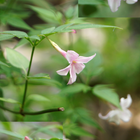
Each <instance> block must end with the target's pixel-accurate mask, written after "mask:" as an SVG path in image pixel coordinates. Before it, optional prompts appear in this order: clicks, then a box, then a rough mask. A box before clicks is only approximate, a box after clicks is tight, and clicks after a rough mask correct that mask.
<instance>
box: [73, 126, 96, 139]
mask: <svg viewBox="0 0 140 140" xmlns="http://www.w3.org/2000/svg"><path fill="white" fill-rule="evenodd" d="M71 132H72V134H74V135H77V136H87V137H92V138H94V137H95V136H94V135H93V134H91V133H89V132H87V131H86V130H84V129H82V128H80V127H75V128H73V129H72V131H71Z"/></svg>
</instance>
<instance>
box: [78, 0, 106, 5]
mask: <svg viewBox="0 0 140 140" xmlns="http://www.w3.org/2000/svg"><path fill="white" fill-rule="evenodd" d="M105 3H106V2H105V1H104V0H78V4H81V5H83V4H84V5H86V4H87V5H98V4H105Z"/></svg>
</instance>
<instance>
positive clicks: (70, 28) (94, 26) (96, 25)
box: [66, 24, 122, 30]
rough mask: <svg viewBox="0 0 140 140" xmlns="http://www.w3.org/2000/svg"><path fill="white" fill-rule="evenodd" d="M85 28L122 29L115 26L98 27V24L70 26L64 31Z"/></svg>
mask: <svg viewBox="0 0 140 140" xmlns="http://www.w3.org/2000/svg"><path fill="white" fill-rule="evenodd" d="M86 28H117V29H122V28H120V27H117V26H110V25H99V24H77V25H72V26H70V27H67V28H66V29H68V30H72V29H75V30H78V29H86Z"/></svg>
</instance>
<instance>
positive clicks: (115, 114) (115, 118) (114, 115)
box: [99, 110, 120, 124]
mask: <svg viewBox="0 0 140 140" xmlns="http://www.w3.org/2000/svg"><path fill="white" fill-rule="evenodd" d="M99 117H100V118H101V119H104V120H109V121H110V122H114V123H116V124H119V123H120V117H119V110H112V111H110V112H109V113H108V114H107V115H106V116H102V115H101V114H100V113H99Z"/></svg>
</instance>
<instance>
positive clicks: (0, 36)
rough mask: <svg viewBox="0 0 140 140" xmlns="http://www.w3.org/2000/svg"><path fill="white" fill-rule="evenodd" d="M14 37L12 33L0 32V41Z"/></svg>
mask: <svg viewBox="0 0 140 140" xmlns="http://www.w3.org/2000/svg"><path fill="white" fill-rule="evenodd" d="M13 37H14V35H10V34H0V41H3V40H8V39H11V38H13Z"/></svg>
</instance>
